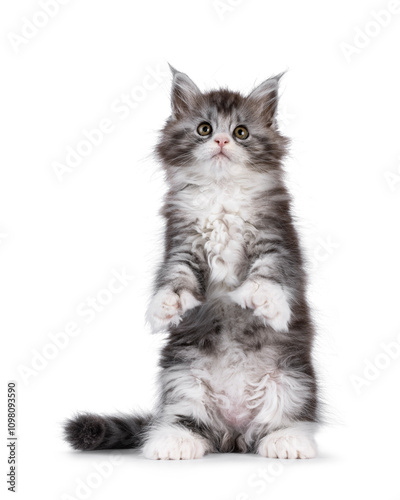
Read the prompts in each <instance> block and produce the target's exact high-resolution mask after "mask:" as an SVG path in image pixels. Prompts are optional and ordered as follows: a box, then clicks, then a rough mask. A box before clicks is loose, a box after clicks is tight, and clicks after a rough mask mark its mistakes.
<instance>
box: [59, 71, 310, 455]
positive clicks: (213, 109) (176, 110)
mask: <svg viewBox="0 0 400 500" xmlns="http://www.w3.org/2000/svg"><path fill="white" fill-rule="evenodd" d="M172 71H173V86H172V115H171V117H170V118H169V119H168V120H167V122H166V124H165V127H164V129H163V130H162V133H161V137H160V140H159V143H158V145H157V148H156V153H157V156H158V158H159V160H160V162H161V164H162V166H163V168H164V170H165V174H166V179H167V182H168V185H169V190H168V192H167V194H166V197H165V201H164V206H163V212H162V213H163V215H164V218H165V222H166V231H165V251H164V259H163V263H162V265H161V266H160V269H159V272H158V274H157V277H156V280H155V289H154V296H153V298H152V301H151V304H150V306H149V309H148V313H147V318H148V321H149V322H150V324H151V325H152V328H153V330H154V331H167V332H168V337H167V341H166V344H165V346H164V348H163V350H162V353H161V359H160V374H159V401H158V404H157V406H156V408H155V410H154V413H153V414H152V415H143V416H126V417H123V416H120V417H102V416H96V415H91V414H81V415H78V416H77V417H76V418H75V419H72V420H70V421H69V422H68V423H67V425H66V436H67V439H68V440H69V442H70V443H71V444H72V446H73V447H75V448H76V449H99V448H125V447H136V448H142V449H143V453H144V455H145V456H146V457H148V458H151V459H191V458H199V457H201V456H203V455H204V454H205V453H210V452H233V451H239V452H249V451H250V452H255V453H259V454H260V455H262V456H266V457H276V458H311V457H313V456H315V453H316V449H315V443H314V438H313V435H314V431H315V427H316V424H317V423H318V401H317V384H316V377H315V372H314V369H313V364H312V358H311V350H312V342H313V337H314V327H313V324H312V321H311V317H310V311H309V306H308V304H307V300H306V295H305V292H306V276H305V273H304V266H303V259H302V255H301V252H300V248H299V242H298V236H297V233H296V230H295V227H294V225H293V221H292V215H291V200H290V196H289V193H288V191H287V189H286V187H285V184H284V180H283V171H282V167H281V163H282V160H283V158H284V156H285V153H286V150H287V145H288V141H287V139H286V138H285V137H283V136H282V135H281V133H280V132H279V130H278V128H277V124H276V111H277V102H278V84H279V80H280V75H279V76H277V77H272V78H270V79H268V80H266V81H265V82H263V83H262V84H261V85H259V86H258V87H257V88H256V89H255V90H253V92H251V93H250V95H248V96H243V95H241V94H239V93H237V92H231V91H229V90H226V89H221V90H216V91H211V92H207V93H202V92H201V91H200V90H199V89H198V87H197V86H196V85H195V84H194V83H193V82H192V80H190V79H189V77H188V76H187V75H185V74H183V73H180V72H178V71H176V70H174V69H173V70H172ZM203 123H206V124H207V125H209V127H210V133H208V134H207V135H201V134H200V133H199V125H200V124H203ZM238 126H241V127H245V129H246V130H247V131H248V137H246V138H245V139H242V138H241V137H238V136H237V135H236V133H235V129H236V128H237V127H238ZM204 130H206V129H204ZM207 130H208V129H207Z"/></svg>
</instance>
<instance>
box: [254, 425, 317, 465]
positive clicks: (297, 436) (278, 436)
mask: <svg viewBox="0 0 400 500" xmlns="http://www.w3.org/2000/svg"><path fill="white" fill-rule="evenodd" d="M258 453H259V454H260V455H261V456H263V457H267V458H314V457H315V456H316V454H317V449H316V445H315V442H314V439H313V438H312V436H311V435H309V433H307V432H306V431H304V430H303V429H301V428H296V427H292V428H288V429H280V430H278V431H275V432H272V433H271V434H268V435H267V436H265V438H263V439H262V440H261V442H260V445H259V447H258Z"/></svg>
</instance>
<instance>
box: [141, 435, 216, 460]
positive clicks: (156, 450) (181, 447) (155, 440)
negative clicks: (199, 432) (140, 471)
mask: <svg viewBox="0 0 400 500" xmlns="http://www.w3.org/2000/svg"><path fill="white" fill-rule="evenodd" d="M207 451H208V449H207V443H206V441H205V440H204V439H203V438H201V437H200V436H196V435H194V434H192V433H190V432H189V431H187V430H184V429H182V430H180V429H173V430H171V429H168V430H164V431H162V430H159V431H156V433H155V435H153V436H151V437H150V438H149V439H148V441H147V443H146V444H145V445H144V447H143V455H144V456H145V457H146V458H150V459H152V460H192V459H194V458H201V457H202V456H204V454H205V453H207Z"/></svg>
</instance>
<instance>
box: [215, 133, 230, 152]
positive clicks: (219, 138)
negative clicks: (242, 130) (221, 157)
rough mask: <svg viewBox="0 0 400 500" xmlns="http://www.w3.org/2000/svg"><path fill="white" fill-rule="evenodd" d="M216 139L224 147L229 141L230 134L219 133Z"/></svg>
mask: <svg viewBox="0 0 400 500" xmlns="http://www.w3.org/2000/svg"><path fill="white" fill-rule="evenodd" d="M214 141H215V142H216V143H217V144H218V146H219V147H220V148H221V149H222V148H223V147H224V146H225V145H226V144H228V142H229V136H228V135H226V134H218V135H216V136H215V137H214Z"/></svg>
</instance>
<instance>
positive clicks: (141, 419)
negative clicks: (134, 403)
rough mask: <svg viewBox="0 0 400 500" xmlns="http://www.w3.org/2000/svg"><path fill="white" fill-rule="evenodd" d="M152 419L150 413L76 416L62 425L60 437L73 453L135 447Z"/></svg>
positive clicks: (144, 434) (83, 414)
mask: <svg viewBox="0 0 400 500" xmlns="http://www.w3.org/2000/svg"><path fill="white" fill-rule="evenodd" d="M152 421H153V417H152V415H150V414H144V413H143V414H136V415H115V416H103V415H94V414H92V413H78V414H77V415H76V416H74V417H73V418H71V419H69V420H67V421H66V422H65V424H64V438H65V440H66V441H67V442H68V443H69V444H70V445H71V446H72V448H74V449H75V450H82V451H88V450H109V449H123V448H139V447H141V446H142V444H143V442H144V438H145V436H146V432H147V429H148V428H149V427H150V425H151V423H152Z"/></svg>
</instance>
